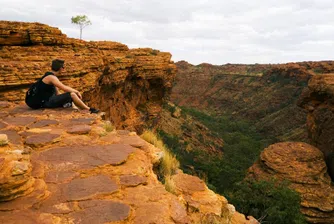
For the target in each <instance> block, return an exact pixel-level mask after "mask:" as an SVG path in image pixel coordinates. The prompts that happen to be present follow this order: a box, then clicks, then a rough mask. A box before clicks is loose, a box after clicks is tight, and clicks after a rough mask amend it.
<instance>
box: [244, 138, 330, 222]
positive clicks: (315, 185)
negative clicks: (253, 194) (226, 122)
mask: <svg viewBox="0 0 334 224" xmlns="http://www.w3.org/2000/svg"><path fill="white" fill-rule="evenodd" d="M248 178H253V179H256V180H263V179H270V178H276V179H278V180H288V181H290V182H291V184H290V187H291V188H292V189H294V190H296V191H297V192H298V193H300V196H301V200H302V201H301V212H302V213H303V214H304V215H305V216H306V218H307V221H308V222H310V223H334V187H333V185H332V184H331V179H330V177H329V176H328V174H327V169H326V164H325V161H324V156H323V154H322V152H321V151H320V150H319V149H317V148H315V147H314V146H311V145H309V144H306V143H298V142H285V143H276V144H274V145H271V146H269V147H268V148H266V149H265V150H264V151H263V152H262V153H261V156H260V160H258V161H257V162H256V163H255V164H254V165H253V166H252V167H251V168H250V169H249V171H248Z"/></svg>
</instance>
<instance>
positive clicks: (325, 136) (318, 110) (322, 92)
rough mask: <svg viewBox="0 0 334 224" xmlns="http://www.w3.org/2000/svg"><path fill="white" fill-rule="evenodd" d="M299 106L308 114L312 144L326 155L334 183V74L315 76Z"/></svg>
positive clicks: (302, 96)
mask: <svg viewBox="0 0 334 224" xmlns="http://www.w3.org/2000/svg"><path fill="white" fill-rule="evenodd" d="M299 105H300V106H301V107H303V108H305V109H306V110H307V112H308V115H307V126H308V134H309V138H310V141H311V144H312V145H314V146H316V147H317V148H319V149H320V150H321V151H322V152H323V153H324V155H325V158H326V163H327V167H328V172H329V174H330V176H331V178H332V181H334V137H333V136H334V73H333V74H327V75H318V76H313V77H312V79H311V80H310V82H309V83H308V88H307V89H306V90H305V91H304V92H303V94H302V95H301V97H300V101H299Z"/></svg>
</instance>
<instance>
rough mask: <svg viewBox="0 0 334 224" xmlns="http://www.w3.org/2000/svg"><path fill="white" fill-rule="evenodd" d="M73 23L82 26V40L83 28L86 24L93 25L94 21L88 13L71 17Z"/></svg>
mask: <svg viewBox="0 0 334 224" xmlns="http://www.w3.org/2000/svg"><path fill="white" fill-rule="evenodd" d="M71 21H72V23H74V24H77V25H79V27H80V40H81V37H82V30H83V28H85V27H86V26H89V25H92V22H91V21H90V20H89V19H88V17H87V16H86V15H78V16H73V17H72V18H71Z"/></svg>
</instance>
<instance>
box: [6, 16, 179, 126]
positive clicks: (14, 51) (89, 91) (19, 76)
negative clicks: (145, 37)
mask: <svg viewBox="0 0 334 224" xmlns="http://www.w3.org/2000/svg"><path fill="white" fill-rule="evenodd" d="M55 58H62V59H64V60H65V62H66V64H65V67H66V71H64V72H63V74H60V75H59V79H60V80H61V81H63V83H64V84H66V85H69V86H71V87H73V88H75V89H77V90H79V91H80V92H83V96H84V100H85V101H86V102H88V103H89V105H90V106H94V107H97V108H99V109H101V110H102V111H104V112H106V114H107V117H108V118H109V119H110V120H111V121H113V123H114V124H115V125H116V126H117V127H118V128H127V129H132V130H134V129H136V130H137V131H141V130H142V129H143V126H145V125H147V124H148V125H149V124H152V123H154V122H155V119H156V118H157V115H158V113H159V112H160V111H161V104H162V101H163V99H164V97H166V96H167V93H168V92H169V91H170V89H171V86H172V81H173V79H174V77H175V72H176V67H175V65H174V64H173V62H171V60H170V59H171V54H169V53H164V52H160V51H158V50H153V49H150V48H145V49H129V48H128V47H127V46H126V45H124V44H121V43H116V42H111V41H108V42H107V41H101V42H94V41H91V42H85V41H81V40H76V39H71V38H67V37H66V35H64V34H62V33H61V31H60V30H59V29H57V28H53V27H50V26H47V25H43V24H40V23H21V22H7V21H0V100H8V101H19V100H23V99H24V96H25V91H26V90H27V88H28V86H29V85H30V84H31V83H33V82H34V81H36V79H38V78H40V77H41V76H42V75H43V74H44V73H45V72H46V71H48V70H50V65H51V61H52V60H53V59H55ZM145 122H146V123H147V124H145Z"/></svg>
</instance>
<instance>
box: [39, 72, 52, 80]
mask: <svg viewBox="0 0 334 224" xmlns="http://www.w3.org/2000/svg"><path fill="white" fill-rule="evenodd" d="M48 75H54V74H53V73H52V72H46V73H45V74H44V75H43V77H42V78H40V80H39V81H42V79H44V78H45V77H46V76H48Z"/></svg>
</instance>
